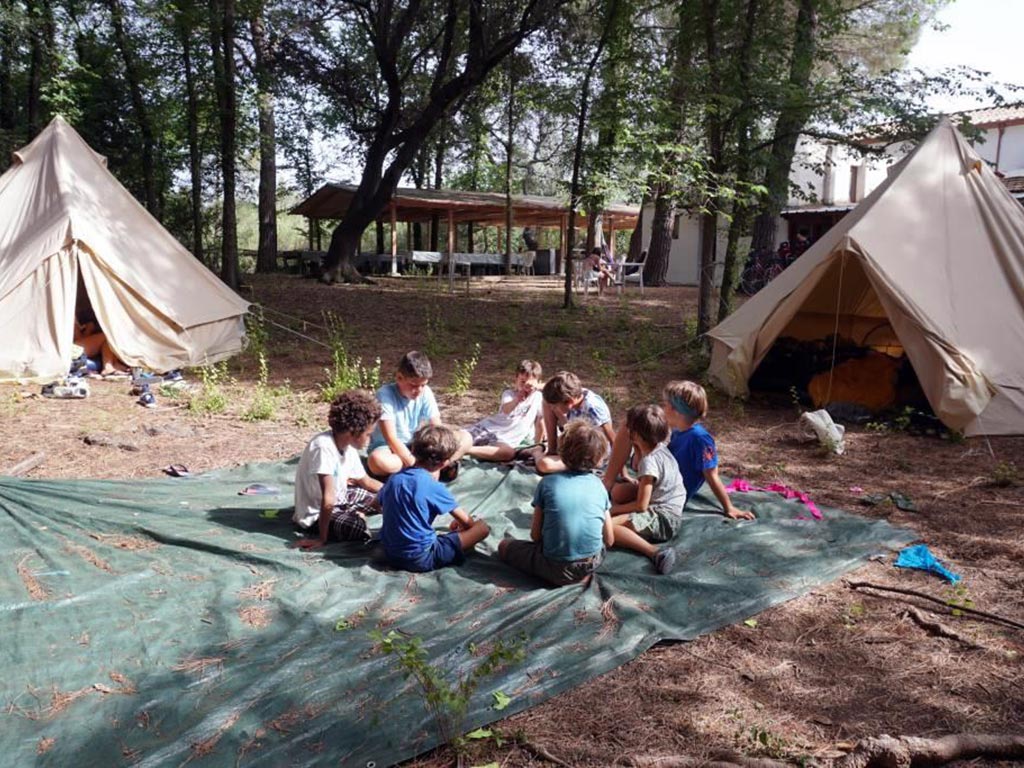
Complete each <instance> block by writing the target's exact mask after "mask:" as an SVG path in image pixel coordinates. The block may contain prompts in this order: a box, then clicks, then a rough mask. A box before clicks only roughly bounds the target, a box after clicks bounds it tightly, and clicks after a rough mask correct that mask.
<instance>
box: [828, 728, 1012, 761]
mask: <svg viewBox="0 0 1024 768" xmlns="http://www.w3.org/2000/svg"><path fill="white" fill-rule="evenodd" d="M979 757H981V758H986V759H990V760H1024V736H1006V735H994V734H975V733H958V734H953V735H951V736H943V737H942V738H939V739H922V738H918V737H916V736H878V737H872V738H869V739H861V740H860V741H859V742H857V746H856V747H854V749H853V751H852V752H851V753H850V754H848V755H846V756H845V757H841V758H839V759H838V760H837V761H836V762H835V763H834V764H833V768H911V766H914V768H917V766H925V765H944V764H945V763H949V762H952V761H953V760H975V759H977V758H979Z"/></svg>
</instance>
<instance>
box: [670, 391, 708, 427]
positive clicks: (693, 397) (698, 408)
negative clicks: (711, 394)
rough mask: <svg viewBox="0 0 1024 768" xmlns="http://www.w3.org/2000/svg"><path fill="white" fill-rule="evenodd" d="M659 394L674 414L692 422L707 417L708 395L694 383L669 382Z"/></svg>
mask: <svg viewBox="0 0 1024 768" xmlns="http://www.w3.org/2000/svg"><path fill="white" fill-rule="evenodd" d="M661 394H662V396H663V397H664V398H665V401H666V402H667V403H668V404H669V405H670V406H672V409H673V410H674V411H676V413H679V414H681V415H683V416H686V417H688V418H690V419H692V420H693V421H700V420H701V419H703V418H704V417H705V416H707V415H708V395H707V393H706V392H705V391H704V387H702V386H701V385H700V384H698V383H697V382H695V381H670V382H669V383H668V384H666V385H665V388H664V389H663V390H662V391H661Z"/></svg>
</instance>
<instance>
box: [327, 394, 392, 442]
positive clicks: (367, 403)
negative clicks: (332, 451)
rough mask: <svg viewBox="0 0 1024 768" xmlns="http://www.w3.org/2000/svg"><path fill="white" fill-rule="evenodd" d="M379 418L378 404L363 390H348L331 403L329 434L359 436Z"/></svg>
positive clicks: (328, 421)
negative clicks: (343, 433)
mask: <svg viewBox="0 0 1024 768" xmlns="http://www.w3.org/2000/svg"><path fill="white" fill-rule="evenodd" d="M379 418H380V403H378V402H377V398H375V397H374V396H373V393H371V392H367V391H366V390H365V389H350V390H348V391H347V392H342V393H341V394H340V395H338V396H337V397H336V398H334V400H332V401H331V408H330V410H329V411H328V413H327V423H328V424H329V425H330V427H331V432H333V433H334V434H336V435H337V434H340V433H342V432H348V433H349V434H353V435H361V434H362V433H363V432H365V431H366V430H368V429H369V428H370V427H371V426H373V424H374V423H375V422H376V421H377V419H379Z"/></svg>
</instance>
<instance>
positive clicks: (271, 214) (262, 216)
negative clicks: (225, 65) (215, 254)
mask: <svg viewBox="0 0 1024 768" xmlns="http://www.w3.org/2000/svg"><path fill="white" fill-rule="evenodd" d="M249 30H250V32H251V33H252V48H253V54H254V59H255V65H256V90H257V93H256V104H257V108H258V113H259V117H258V120H259V131H260V191H259V220H260V234H259V247H258V248H257V251H256V271H257V272H273V271H274V270H275V269H277V130H276V123H275V119H274V88H273V85H274V79H273V74H272V73H271V70H270V67H271V51H270V46H269V43H268V42H267V36H266V31H265V30H264V28H263V10H262V8H261V9H258V10H257V11H256V13H255V15H254V16H253V17H252V18H251V19H250V20H249Z"/></svg>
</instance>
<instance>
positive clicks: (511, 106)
mask: <svg viewBox="0 0 1024 768" xmlns="http://www.w3.org/2000/svg"><path fill="white" fill-rule="evenodd" d="M514 70H515V67H514V62H513V59H512V57H509V58H508V109H507V112H506V118H507V129H508V133H507V134H506V137H505V269H504V272H505V274H506V275H511V274H512V149H513V140H514V138H515V111H514V110H515V102H516V78H515V72H514Z"/></svg>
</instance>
